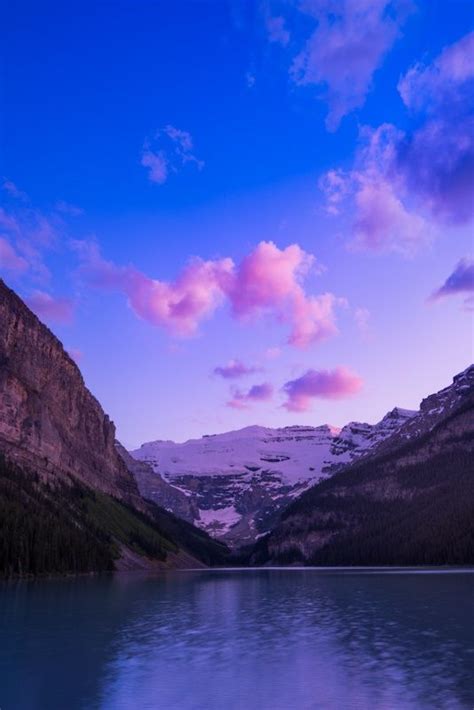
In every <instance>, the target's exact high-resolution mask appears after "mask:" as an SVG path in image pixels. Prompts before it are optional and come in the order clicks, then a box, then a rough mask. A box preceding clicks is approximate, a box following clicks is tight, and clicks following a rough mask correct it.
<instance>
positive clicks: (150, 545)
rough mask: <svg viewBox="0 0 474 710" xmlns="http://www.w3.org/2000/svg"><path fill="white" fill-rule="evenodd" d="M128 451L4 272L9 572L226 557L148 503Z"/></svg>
mask: <svg viewBox="0 0 474 710" xmlns="http://www.w3.org/2000/svg"><path fill="white" fill-rule="evenodd" d="M119 451H122V454H123V456H124V457H125V459H127V460H128V459H129V457H128V454H127V453H126V452H125V451H124V450H123V448H122V447H120V445H119V444H116V441H115V427H114V425H113V423H112V422H111V421H110V419H109V417H108V416H107V415H106V414H105V413H104V411H103V409H102V407H101V406H100V404H99V402H98V401H97V400H96V399H95V398H94V397H93V396H92V394H91V393H90V392H89V390H88V389H87V388H86V386H85V384H84V380H83V378H82V375H81V373H80V371H79V368H78V367H77V365H76V364H75V363H74V362H73V360H72V359H71V358H70V357H69V355H68V354H67V353H66V352H65V350H64V348H63V346H62V345H61V343H60V342H59V340H58V339H57V338H56V337H55V336H54V335H53V334H52V333H51V332H50V331H49V330H48V328H47V327H46V326H45V325H43V324H42V323H41V322H40V321H39V320H38V318H37V317H36V316H35V315H33V313H32V312H31V311H30V310H29V309H28V308H27V306H26V305H25V304H24V303H23V301H22V300H21V299H20V298H19V297H18V296H17V295H16V294H15V293H14V292H13V291H11V290H10V289H9V288H7V286H6V285H5V284H4V283H3V281H1V280H0V541H1V543H2V544H1V545H0V577H1V576H2V575H3V576H16V575H20V576H22V575H38V574H57V573H65V572H67V573H71V572H93V571H99V570H113V569H131V568H134V569H136V568H156V567H158V568H161V567H164V568H169V567H176V566H178V567H179V566H181V567H183V566H186V567H190V566H191V567H196V566H202V565H203V564H215V563H216V562H217V561H219V560H221V559H223V557H225V555H226V548H225V547H224V546H223V545H221V544H219V543H216V542H215V541H213V540H211V539H210V538H209V537H208V536H207V535H206V534H205V533H204V532H202V531H201V530H198V529H196V528H195V527H194V526H193V525H190V524H189V523H186V522H185V521H183V520H180V519H178V518H176V517H175V516H174V515H172V514H171V513H169V512H168V511H166V510H164V509H163V508H160V507H158V506H156V505H155V504H153V503H150V502H149V501H146V500H145V499H144V498H143V497H142V496H141V495H140V492H139V490H138V486H137V483H136V481H135V478H134V476H133V475H132V473H131V472H130V471H129V470H128V468H127V465H126V461H124V458H122V456H121V455H120V453H119ZM163 485H164V487H165V488H166V486H167V484H166V483H164V482H163ZM174 494H175V491H174V490H173V492H172V495H173V496H174V497H176V496H175V495H174Z"/></svg>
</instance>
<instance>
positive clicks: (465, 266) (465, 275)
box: [429, 257, 474, 308]
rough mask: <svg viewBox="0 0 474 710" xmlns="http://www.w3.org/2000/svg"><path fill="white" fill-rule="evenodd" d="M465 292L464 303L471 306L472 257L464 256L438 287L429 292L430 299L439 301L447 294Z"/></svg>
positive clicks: (472, 283)
mask: <svg viewBox="0 0 474 710" xmlns="http://www.w3.org/2000/svg"><path fill="white" fill-rule="evenodd" d="M459 294H465V295H466V296H467V299H466V301H465V304H466V305H467V306H469V308H470V307H471V303H472V296H473V294H474V259H471V258H469V257H465V258H464V259H461V260H460V261H459V262H458V264H457V265H456V267H455V269H454V271H453V272H452V273H451V274H450V275H449V276H448V278H447V279H446V281H445V282H444V284H443V285H442V286H440V288H438V289H436V291H434V293H432V294H431V296H430V298H429V300H430V301H439V300H440V299H442V298H446V297H447V296H457V295H459Z"/></svg>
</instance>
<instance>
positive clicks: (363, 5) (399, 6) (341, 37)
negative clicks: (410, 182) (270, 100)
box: [292, 0, 411, 130]
mask: <svg viewBox="0 0 474 710" xmlns="http://www.w3.org/2000/svg"><path fill="white" fill-rule="evenodd" d="M299 7H300V9H301V11H302V12H304V13H306V14H307V15H309V16H310V17H311V18H313V19H314V20H315V22H316V28H315V29H314V31H313V32H312V34H311V36H310V37H309V39H308V41H307V43H306V45H305V46H304V48H303V49H302V51H301V52H300V53H299V54H298V55H297V56H296V57H295V59H294V61H293V67H292V77H293V79H294V81H295V82H296V83H297V84H303V85H304V84H314V85H319V86H322V87H323V91H324V94H323V95H324V97H325V99H326V100H327V102H328V104H329V114H328V117H327V121H326V124H327V127H328V128H329V129H330V130H334V129H336V128H337V127H338V125H339V123H340V121H341V119H342V118H343V117H344V116H345V115H346V114H348V113H350V112H351V111H353V110H354V109H357V108H360V107H361V106H363V104H364V102H365V99H366V96H367V94H368V93H369V91H370V88H371V85H372V79H373V76H374V73H375V71H376V70H377V69H378V68H379V67H380V66H381V64H382V62H383V59H384V58H385V56H386V54H387V53H388V51H389V50H390V49H391V47H392V46H393V44H394V43H395V40H396V39H397V38H398V37H399V36H400V31H401V26H402V24H403V23H404V21H405V19H406V17H407V14H408V11H409V10H410V9H411V7H410V3H408V2H405V1H403V0H324V1H321V0H305V1H304V2H302V3H301V4H300V6H299Z"/></svg>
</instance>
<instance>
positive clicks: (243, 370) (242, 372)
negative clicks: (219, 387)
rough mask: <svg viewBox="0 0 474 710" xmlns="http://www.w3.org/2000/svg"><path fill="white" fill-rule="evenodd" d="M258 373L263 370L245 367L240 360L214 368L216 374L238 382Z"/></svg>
mask: <svg viewBox="0 0 474 710" xmlns="http://www.w3.org/2000/svg"><path fill="white" fill-rule="evenodd" d="M256 372H261V368H259V367H253V366H249V365H245V364H244V363H243V362H241V361H240V360H230V361H229V362H228V363H227V365H219V366H218V367H215V368H214V374H215V375H219V376H220V377H223V378H224V379H225V380H236V379H239V378H240V377H246V376H247V375H253V374H254V373H256Z"/></svg>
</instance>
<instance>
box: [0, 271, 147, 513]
mask: <svg viewBox="0 0 474 710" xmlns="http://www.w3.org/2000/svg"><path fill="white" fill-rule="evenodd" d="M114 444H115V427H114V424H113V423H112V422H111V421H110V419H109V417H108V416H107V415H106V414H105V413H104V411H103V409H102V407H101V406H100V404H99V403H98V401H97V400H96V399H95V398H94V397H93V396H92V394H91V393H90V392H89V390H88V389H87V388H86V386H85V384H84V380H83V378H82V375H81V373H80V371H79V368H78V367H77V365H76V364H75V362H74V361H73V360H72V359H71V358H70V357H69V355H68V354H67V353H66V352H65V350H64V348H63V346H62V345H61V343H60V341H59V340H58V339H57V338H56V337H55V336H54V335H53V334H52V333H51V332H50V331H49V330H48V329H47V328H46V326H44V325H43V324H42V323H41V322H40V321H39V320H38V318H37V317H36V316H35V315H34V314H33V313H32V312H31V311H30V310H29V309H28V308H27V307H26V305H25V304H24V303H23V301H22V300H21V299H20V298H19V297H18V296H17V295H16V294H15V293H14V292H13V291H11V290H10V289H9V288H8V287H7V286H6V285H5V284H4V282H3V281H1V280H0V451H1V452H4V453H6V454H7V455H8V456H9V458H10V459H12V460H14V461H16V462H18V463H19V464H21V465H24V466H25V465H26V466H27V467H30V468H32V469H34V470H35V471H36V472H38V473H40V474H41V475H42V476H43V477H46V478H47V477H48V476H64V475H71V476H74V477H76V478H78V479H80V480H81V481H83V482H84V483H86V484H87V485H89V486H91V487H93V488H97V489H99V490H101V491H103V492H105V493H108V494H110V495H113V496H115V497H117V498H119V499H121V500H123V501H125V502H127V503H131V504H133V505H134V506H135V507H138V508H142V507H143V501H142V500H141V498H140V496H139V493H138V488H137V484H136V482H135V480H134V478H133V476H132V475H131V474H130V473H129V471H128V470H127V468H126V466H125V464H124V462H123V461H122V459H121V457H120V456H119V455H118V453H117V451H116V449H115V445H114Z"/></svg>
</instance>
